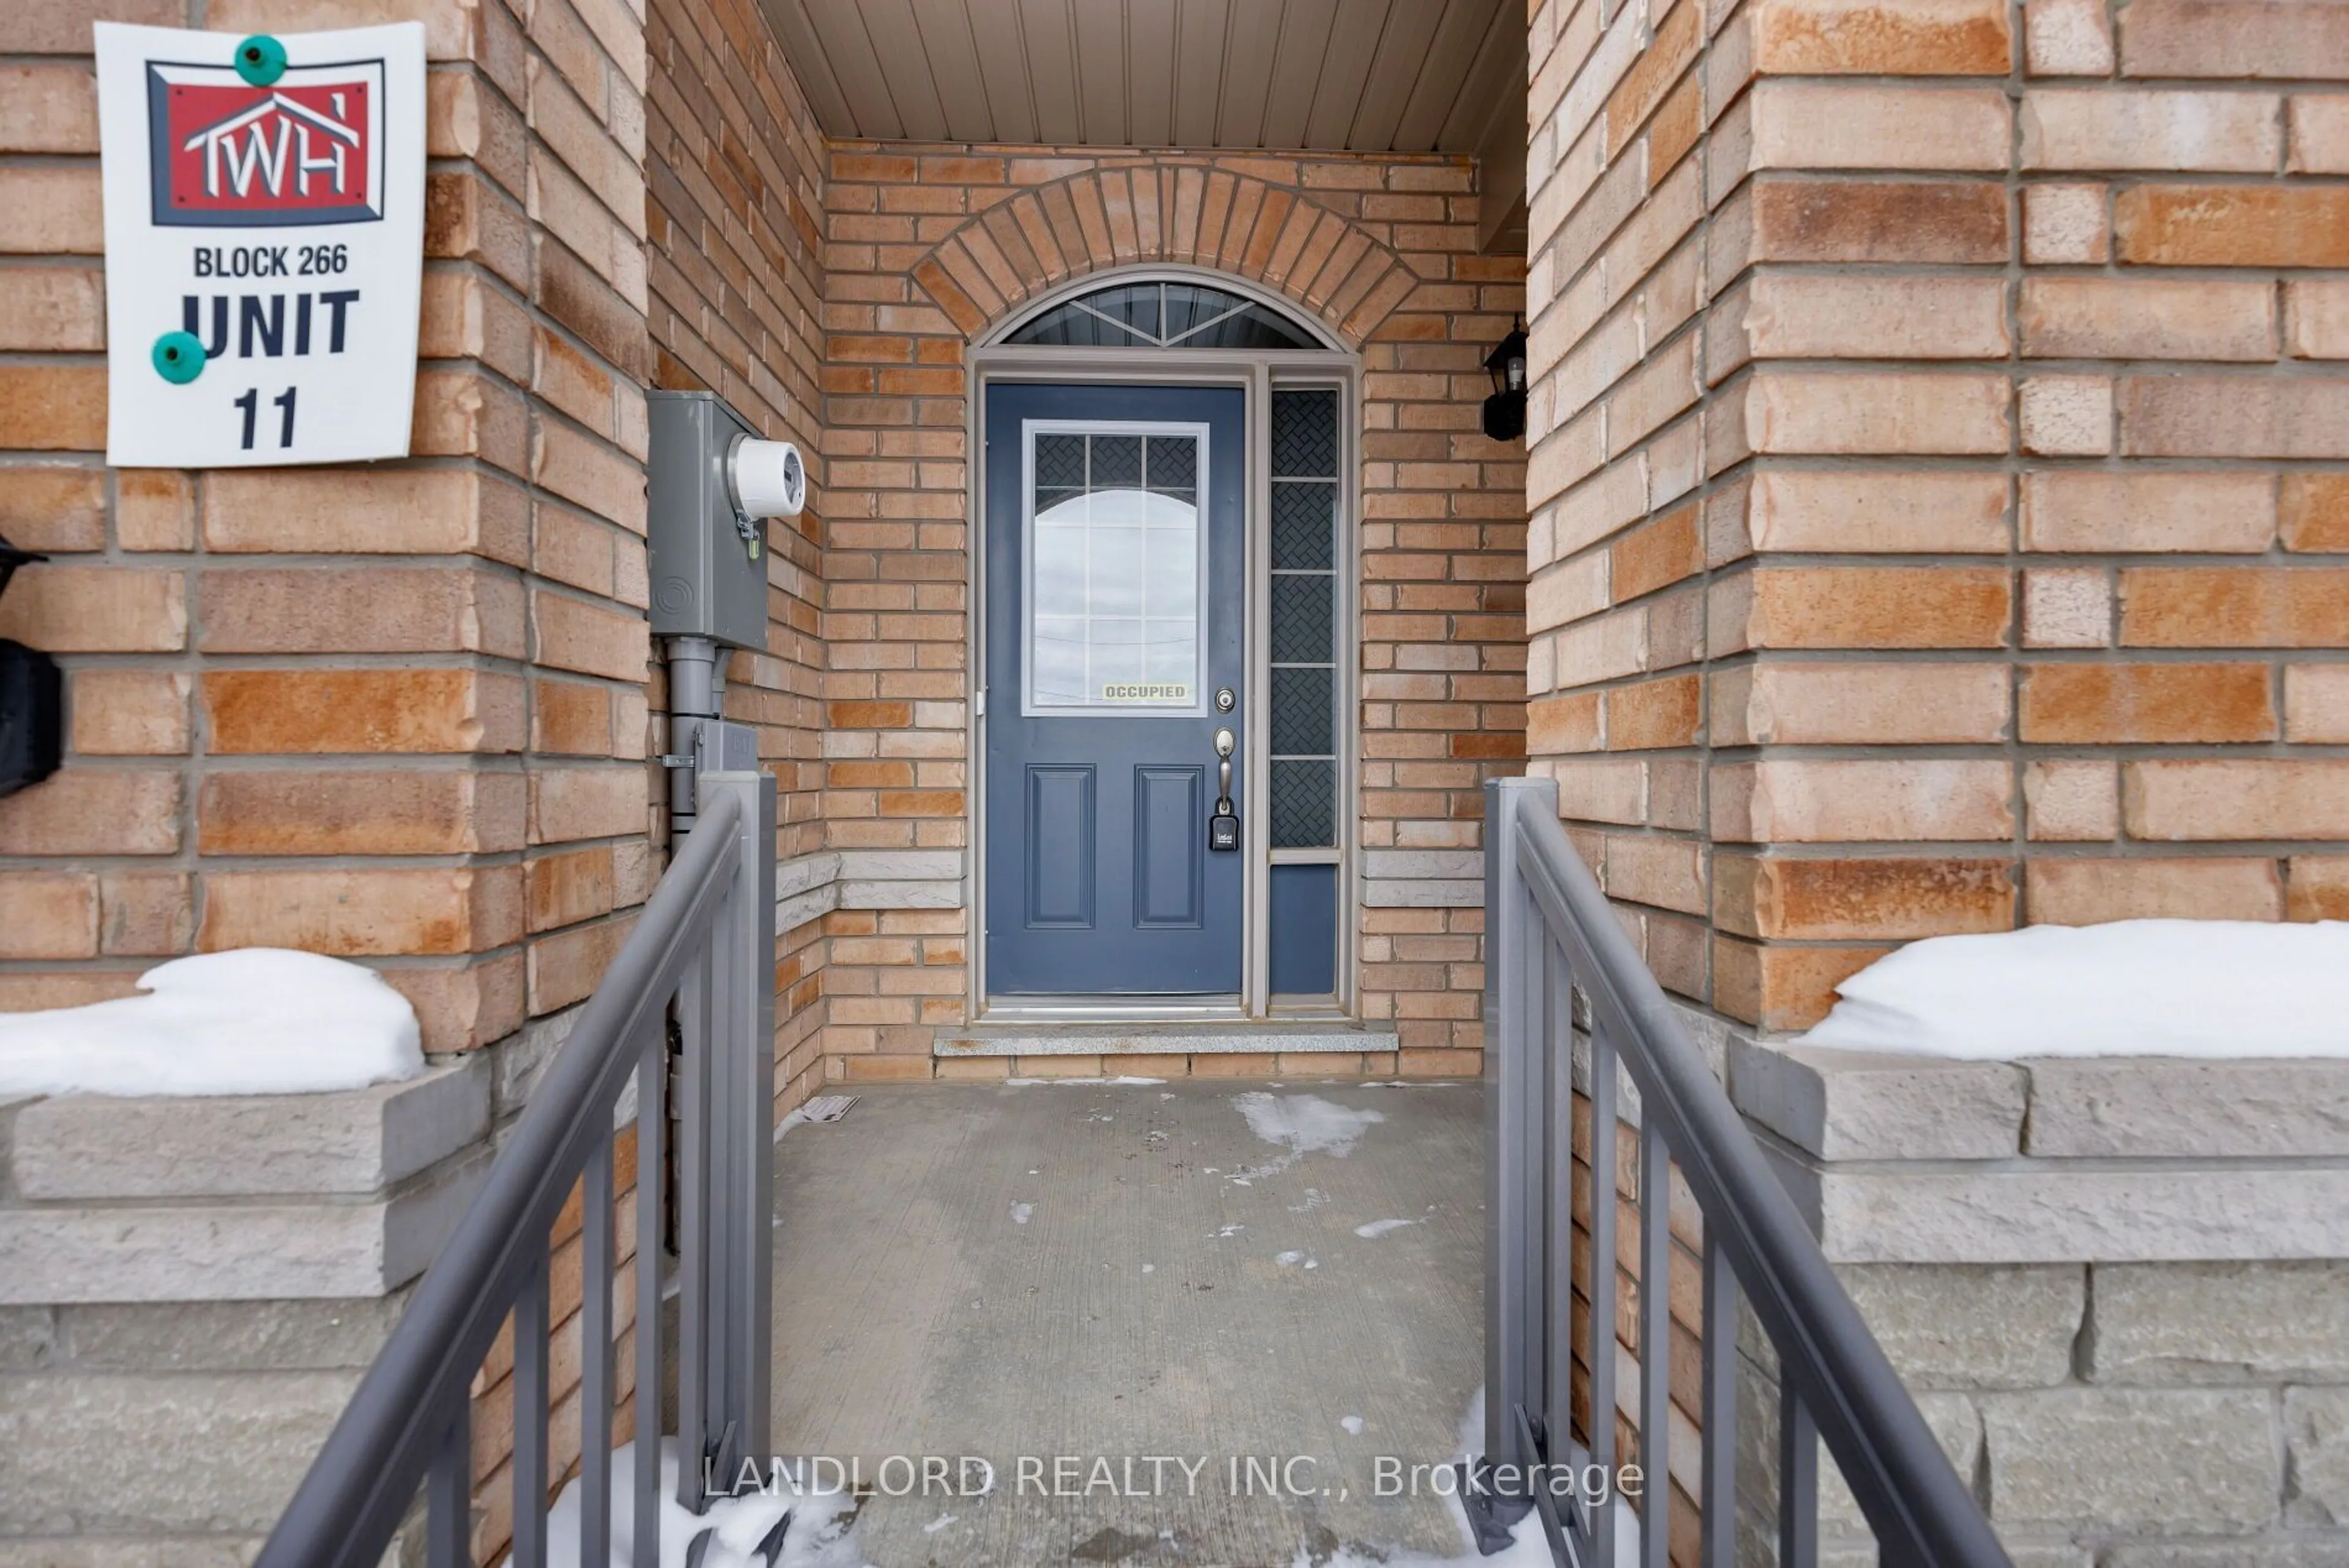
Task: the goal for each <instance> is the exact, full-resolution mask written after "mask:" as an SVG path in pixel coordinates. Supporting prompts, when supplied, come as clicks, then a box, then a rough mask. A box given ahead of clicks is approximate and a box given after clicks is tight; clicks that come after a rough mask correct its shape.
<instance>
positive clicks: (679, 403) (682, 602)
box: [647, 392, 767, 649]
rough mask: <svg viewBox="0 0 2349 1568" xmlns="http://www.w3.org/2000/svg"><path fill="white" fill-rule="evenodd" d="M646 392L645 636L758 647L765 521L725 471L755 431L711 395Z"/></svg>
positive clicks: (763, 618)
mask: <svg viewBox="0 0 2349 1568" xmlns="http://www.w3.org/2000/svg"><path fill="white" fill-rule="evenodd" d="M648 396H649V399H650V401H651V405H652V456H651V461H650V462H649V463H648V465H647V466H648V467H649V469H650V470H651V475H650V477H651V485H652V495H651V502H652V513H651V517H650V520H649V532H650V535H651V536H650V541H649V543H650V546H651V556H652V559H651V573H652V597H653V603H652V620H653V635H654V636H656V637H706V638H709V639H713V640H715V641H718V642H722V643H726V644H728V645H730V646H731V647H734V648H761V649H762V648H764V647H766V646H767V552H766V536H767V535H766V527H765V524H763V523H761V522H759V521H756V520H753V519H752V518H750V517H748V516H746V515H744V514H743V512H742V510H741V508H740V506H739V505H738V504H736V500H735V486H734V483H733V478H732V474H731V472H730V467H731V460H732V457H733V453H734V449H735V447H736V446H737V445H738V444H739V443H740V442H743V441H753V440H756V439H757V437H758V431H754V430H752V429H751V428H750V425H749V423H748V422H746V421H744V420H743V418H742V416H741V415H740V414H738V413H736V412H735V411H734V410H732V409H730V408H728V407H727V406H726V404H725V403H724V401H723V400H720V399H719V397H718V395H717V394H716V393H714V392H653V393H650V394H648Z"/></svg>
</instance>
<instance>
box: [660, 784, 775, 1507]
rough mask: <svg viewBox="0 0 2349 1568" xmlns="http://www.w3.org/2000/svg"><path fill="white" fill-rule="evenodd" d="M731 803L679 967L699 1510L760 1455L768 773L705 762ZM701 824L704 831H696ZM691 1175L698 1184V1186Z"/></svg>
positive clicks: (686, 1499)
mask: <svg viewBox="0 0 2349 1568" xmlns="http://www.w3.org/2000/svg"><path fill="white" fill-rule="evenodd" d="M726 795H732V796H734V797H736V798H737V799H738V800H739V801H740V805H741V808H742V809H741V811H740V813H739V814H737V815H735V817H734V824H735V826H733V828H732V830H731V832H732V842H731V843H730V846H729V858H730V862H731V865H732V873H731V876H730V880H729V885H728V890H727V893H726V898H725V903H724V906H723V908H722V909H721V910H720V913H719V920H718V923H717V927H716V929H714V930H713V931H712V932H711V933H710V940H709V947H708V949H707V950H706V952H705V953H704V955H703V957H702V959H701V960H700V961H698V962H697V963H696V965H695V967H694V969H693V970H691V971H688V978H687V982H686V986H685V988H684V990H685V994H686V996H687V997H688V1005H686V1006H685V1007H683V1008H681V1009H680V1010H679V1011H680V1013H681V1015H682V1016H683V1018H684V1019H685V1021H686V1040H685V1054H686V1060H685V1064H684V1066H685V1073H684V1080H683V1085H682V1090H683V1093H682V1098H683V1100H684V1102H685V1103H684V1105H683V1106H682V1120H683V1123H684V1128H685V1138H684V1146H683V1149H682V1151H681V1152H682V1156H683V1160H684V1165H683V1166H682V1170H683V1172H684V1182H685V1186H684V1187H683V1189H682V1191H681V1194H680V1196H681V1197H683V1198H684V1199H686V1202H685V1206H684V1208H683V1209H682V1210H681V1217H682V1219H683V1220H684V1225H683V1230H684V1232H685V1234H684V1236H683V1242H684V1245H683V1247H682V1249H681V1251H682V1257H681V1259H680V1262H681V1263H682V1265H683V1270H684V1273H685V1280H684V1292H683V1298H684V1299H683V1303H682V1305H683V1309H684V1310H683V1322H682V1324H681V1328H682V1330H683V1332H682V1334H681V1335H680V1340H681V1347H680V1348H681V1355H680V1357H679V1364H678V1426H679V1428H680V1431H679V1446H680V1448H681V1449H683V1454H682V1458H683V1459H684V1461H685V1462H684V1463H682V1464H680V1466H679V1467H678V1501H680V1502H682V1503H684V1504H685V1505H686V1506H687V1507H688V1508H691V1509H693V1510H694V1511H697V1512H698V1511H700V1510H701V1509H702V1508H705V1507H707V1506H708V1504H709V1501H710V1498H711V1496H712V1495H715V1494H717V1493H722V1492H724V1491H725V1490H727V1489H729V1488H730V1487H731V1486H732V1485H733V1484H734V1482H735V1481H736V1480H737V1479H738V1478H739V1477H740V1471H741V1466H742V1462H743V1461H744V1460H745V1459H750V1460H752V1461H753V1462H755V1463H759V1464H761V1465H763V1463H764V1462H765V1460H766V1459H767V1457H768V1442H767V1429H768V1410H767V1401H768V1397H769V1389H770V1384H771V1372H770V1368H769V1366H768V1360H769V1353H770V1341H771V1332H772V1324H771V1321H770V1314H771V1303H772V1294H773V1293H772V1277H773V1267H774V1265H773V1261H772V1256H771V1251H772V1248H773V1245H774V1238H773V1235H772V1229H773V1221H772V1220H771V1214H772V1211H773V1188H774V1180H773V1177H774V1128H775V1116H774V1048H775V1045H774V1043H775V780H774V777H773V775H772V774H763V773H731V772H716V771H712V772H709V773H704V774H699V775H698V778H697V779H696V781H695V796H696V801H697V804H698V805H699V806H700V808H701V813H702V816H703V818H704V819H707V817H708V815H709V807H710V805H711V804H712V803H713V802H715V801H716V800H718V799H719V798H720V797H721V796H726ZM699 831H704V832H706V831H708V829H707V828H703V829H699ZM696 1183H698V1184H699V1190H698V1193H697V1191H696V1189H695V1184H696Z"/></svg>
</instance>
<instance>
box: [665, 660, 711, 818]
mask: <svg viewBox="0 0 2349 1568" xmlns="http://www.w3.org/2000/svg"><path fill="white" fill-rule="evenodd" d="M667 644H668V755H667V756H665V757H663V758H662V759H661V762H662V764H663V765H664V766H666V767H667V769H668V836H669V844H670V846H671V847H670V851H669V852H670V853H671V854H675V853H676V848H675V846H676V844H677V842H678V840H679V839H681V838H683V837H684V836H686V835H687V834H688V833H690V832H692V831H693V815H694V805H693V775H694V770H695V768H696V767H697V766H698V763H699V762H700V760H701V726H702V725H703V724H704V723H705V722H709V721H710V720H714V719H716V718H717V717H718V711H719V703H720V701H722V700H723V699H724V697H725V694H726V666H725V662H724V660H725V658H726V652H725V650H723V649H719V646H718V644H717V643H716V642H714V641H712V640H711V639H709V638H706V637H672V638H669V639H667Z"/></svg>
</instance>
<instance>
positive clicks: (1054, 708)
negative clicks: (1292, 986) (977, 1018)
mask: <svg viewBox="0 0 2349 1568" xmlns="http://www.w3.org/2000/svg"><path fill="white" fill-rule="evenodd" d="M1241 431H1242V403H1241V393H1240V392H1239V391H1238V390H1237V389H1233V390H1229V391H1226V390H1223V389H1201V388H1177V387H1057V386H1036V385H1024V384H1011V385H1006V384H997V385H994V386H991V387H990V388H989V389H988V412H987V432H986V440H987V472H988V483H987V493H986V506H987V513H986V516H985V518H984V520H983V521H984V529H985V539H986V549H987V553H988V554H987V584H988V616H987V627H988V631H987V648H986V659H987V671H986V684H987V689H988V707H989V711H988V721H987V761H986V765H987V768H988V778H987V789H988V809H987V826H986V831H987V834H988V841H987V863H988V879H987V895H986V898H987V907H986V919H987V988H988V992H990V993H993V994H996V995H1099V994H1130V995H1161V996H1200V995H1215V996H1222V995H1229V994H1233V993H1236V992H1237V991H1238V990H1239V985H1240V954H1241V941H1242V919H1241V899H1242V895H1243V888H1244V877H1243V872H1242V866H1241V857H1239V856H1238V855H1236V854H1229V853H1218V852H1212V851H1210V850H1209V848H1208V817H1209V815H1211V814H1212V813H1213V811H1214V809H1215V803H1216V796H1217V792H1218V788H1219V778H1218V774H1217V763H1218V761H1219V759H1218V758H1217V756H1216V744H1215V735H1216V730H1217V729H1219V728H1226V727H1227V728H1231V729H1233V730H1234V731H1235V732H1237V729H1238V726H1239V725H1240V724H1241V723H1242V722H1244V715H1242V714H1241V713H1240V712H1238V711H1232V712H1230V713H1225V712H1223V711H1219V710H1218V708H1217V706H1216V692H1217V691H1220V690H1229V691H1233V692H1234V693H1235V695H1236V698H1237V693H1238V692H1239V691H1241V689H1242V686H1243V681H1242V680H1241V673H1242V670H1243V669H1244V668H1245V665H1244V649H1243V629H1244V627H1245V615H1244V610H1245V604H1244V596H1245V591H1246V590H1245V580H1246V573H1245V564H1244V552H1243V549H1242V541H1241V534H1240V530H1241V519H1240V514H1241V495H1242V493H1243V486H1244V475H1245V464H1244V462H1243V461H1242V453H1241V450H1240V442H1241ZM1239 760H1240V757H1239V754H1238V753H1236V754H1235V757H1234V767H1235V772H1236V774H1237V767H1238V763H1239ZM1233 788H1234V792H1235V796H1236V797H1237V792H1238V788H1239V784H1238V781H1237V777H1236V778H1235V781H1234V784H1233Z"/></svg>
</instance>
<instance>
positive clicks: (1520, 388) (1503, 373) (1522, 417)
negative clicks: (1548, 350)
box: [1485, 323, 1526, 441]
mask: <svg viewBox="0 0 2349 1568" xmlns="http://www.w3.org/2000/svg"><path fill="white" fill-rule="evenodd" d="M1485 369H1486V370H1487V371H1489V372H1490V373H1491V374H1492V378H1493V395H1492V396H1491V397H1489V398H1486V399H1485V434H1486V435H1488V436H1491V437H1492V438H1493V439H1494V440H1495V441H1515V440H1516V439H1517V438H1518V437H1519V436H1521V435H1523V434H1525V433H1526V329H1525V327H1524V325H1523V324H1522V323H1521V324H1519V325H1517V326H1516V327H1511V328H1510V329H1509V335H1508V336H1507V337H1504V338H1502V339H1501V340H1500V342H1499V343H1497V344H1495V346H1494V348H1493V351H1492V352H1491V353H1490V354H1487V355H1485Z"/></svg>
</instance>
